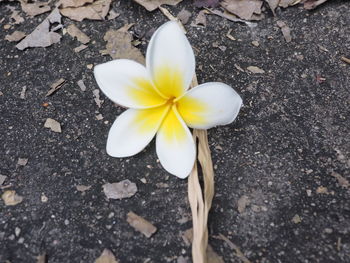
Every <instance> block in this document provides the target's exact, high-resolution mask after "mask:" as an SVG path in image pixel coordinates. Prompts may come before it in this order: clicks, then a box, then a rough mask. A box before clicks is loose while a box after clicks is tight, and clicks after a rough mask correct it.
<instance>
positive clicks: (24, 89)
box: [19, 86, 27, 100]
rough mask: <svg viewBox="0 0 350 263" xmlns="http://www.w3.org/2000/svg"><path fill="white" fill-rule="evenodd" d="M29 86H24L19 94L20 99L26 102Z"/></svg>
mask: <svg viewBox="0 0 350 263" xmlns="http://www.w3.org/2000/svg"><path fill="white" fill-rule="evenodd" d="M26 91H27V86H23V87H22V90H21V92H20V93H19V98H20V99H22V100H24V99H25V98H26Z"/></svg>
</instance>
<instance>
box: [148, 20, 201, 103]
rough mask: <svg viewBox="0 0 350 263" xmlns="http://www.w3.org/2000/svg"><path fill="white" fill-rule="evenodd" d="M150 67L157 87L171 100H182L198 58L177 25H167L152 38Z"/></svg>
mask: <svg viewBox="0 0 350 263" xmlns="http://www.w3.org/2000/svg"><path fill="white" fill-rule="evenodd" d="M146 67H147V70H148V71H149V72H150V76H151V77H152V79H153V83H154V84H155V86H156V88H157V89H158V90H159V91H160V92H161V93H162V94H163V95H165V96H167V97H179V96H181V95H182V94H183V93H184V92H185V91H186V90H187V89H188V88H189V86H190V84H191V81H192V78H193V75H194V72H195V59H194V54H193V50H192V47H191V45H190V43H189V42H188V40H187V38H186V36H185V34H184V33H183V31H182V29H181V28H180V27H179V25H178V24H177V23H176V22H172V21H171V22H167V23H165V24H164V25H162V26H161V27H160V28H159V29H158V30H157V31H156V32H155V33H154V34H153V36H152V38H151V41H150V43H149V45H148V49H147V55H146Z"/></svg>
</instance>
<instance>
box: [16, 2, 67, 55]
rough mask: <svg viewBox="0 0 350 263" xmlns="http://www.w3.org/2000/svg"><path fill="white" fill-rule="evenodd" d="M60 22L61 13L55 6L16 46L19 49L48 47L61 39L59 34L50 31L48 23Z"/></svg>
mask: <svg viewBox="0 0 350 263" xmlns="http://www.w3.org/2000/svg"><path fill="white" fill-rule="evenodd" d="M53 23H59V24H61V15H60V13H59V11H58V9H57V8H55V9H54V10H53V11H52V12H51V13H50V15H48V16H47V17H46V18H45V20H44V21H43V22H42V23H41V24H40V25H38V26H37V27H36V28H35V29H34V31H33V32H32V33H30V34H29V35H28V36H26V37H25V38H24V39H23V40H22V41H21V42H19V43H18V44H17V45H16V47H17V48H18V49H19V50H24V49H26V48H28V47H48V46H51V45H52V44H54V43H57V42H59V41H60V40H61V37H62V36H61V35H60V34H58V33H56V32H53V31H50V24H53Z"/></svg>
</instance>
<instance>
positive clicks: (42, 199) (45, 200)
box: [41, 194, 49, 203]
mask: <svg viewBox="0 0 350 263" xmlns="http://www.w3.org/2000/svg"><path fill="white" fill-rule="evenodd" d="M47 201H49V198H47V196H46V195H45V194H42V195H41V202H43V203H46V202H47Z"/></svg>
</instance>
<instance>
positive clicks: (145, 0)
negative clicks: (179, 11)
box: [134, 0, 182, 11]
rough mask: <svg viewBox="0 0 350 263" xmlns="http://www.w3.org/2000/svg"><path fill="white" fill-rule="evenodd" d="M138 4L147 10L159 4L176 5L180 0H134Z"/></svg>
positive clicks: (151, 9) (155, 7) (154, 8)
mask: <svg viewBox="0 0 350 263" xmlns="http://www.w3.org/2000/svg"><path fill="white" fill-rule="evenodd" d="M134 1H135V2H136V3H138V4H139V5H142V6H143V7H144V8H146V9H147V11H153V10H156V9H157V8H158V7H160V6H161V5H177V4H178V3H180V2H181V1H182V0H134Z"/></svg>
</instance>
